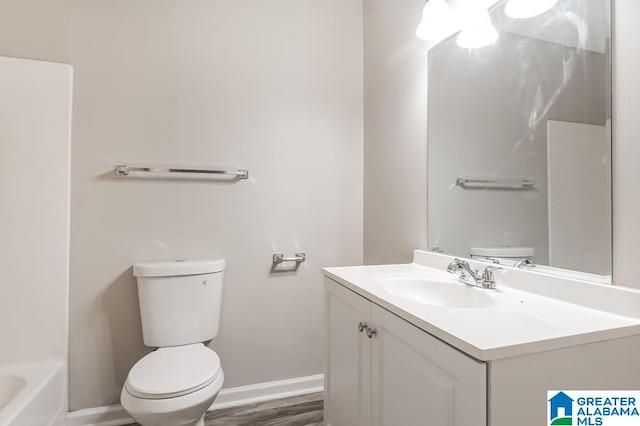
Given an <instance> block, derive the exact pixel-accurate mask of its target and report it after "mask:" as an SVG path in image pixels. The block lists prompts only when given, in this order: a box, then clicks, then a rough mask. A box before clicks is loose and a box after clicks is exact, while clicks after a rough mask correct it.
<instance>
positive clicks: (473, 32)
mask: <svg viewBox="0 0 640 426" xmlns="http://www.w3.org/2000/svg"><path fill="white" fill-rule="evenodd" d="M464 22H465V23H464V26H463V28H462V31H460V34H458V38H457V39H456V42H457V43H458V46H460V47H463V48H465V49H478V48H480V47H485V46H488V45H490V44H492V43H494V42H495V41H496V40H497V39H498V31H497V30H496V29H495V27H494V26H493V23H492V22H491V16H489V12H487V11H486V10H481V9H476V10H470V11H468V13H467V16H466V17H465V19H464Z"/></svg>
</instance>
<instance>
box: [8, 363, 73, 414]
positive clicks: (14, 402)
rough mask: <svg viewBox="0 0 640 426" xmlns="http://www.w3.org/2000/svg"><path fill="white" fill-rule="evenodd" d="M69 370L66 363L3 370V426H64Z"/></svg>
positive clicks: (9, 367)
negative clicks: (67, 374)
mask: <svg viewBox="0 0 640 426" xmlns="http://www.w3.org/2000/svg"><path fill="white" fill-rule="evenodd" d="M65 370H66V369H65V364H64V362H62V361H59V362H39V363H30V364H13V365H8V366H0V426H63V425H64V424H65V414H66V411H67V410H66V393H67V386H66V371H65Z"/></svg>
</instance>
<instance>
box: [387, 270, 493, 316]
mask: <svg viewBox="0 0 640 426" xmlns="http://www.w3.org/2000/svg"><path fill="white" fill-rule="evenodd" d="M379 284H380V288H381V289H382V290H384V291H385V292H387V293H389V294H391V295H393V296H396V297H400V298H402V299H406V300H410V301H412V302H419V303H424V304H426V305H434V306H443V307H448V308H467V309H470V308H486V307H489V306H491V305H493V304H494V300H493V298H492V297H491V295H489V294H488V293H487V292H489V291H491V290H484V289H481V288H476V287H472V286H468V285H466V284H461V283H459V282H457V280H456V279H455V278H452V279H448V280H446V279H442V280H438V279H426V278H422V277H406V276H400V277H387V278H382V279H380V281H379Z"/></svg>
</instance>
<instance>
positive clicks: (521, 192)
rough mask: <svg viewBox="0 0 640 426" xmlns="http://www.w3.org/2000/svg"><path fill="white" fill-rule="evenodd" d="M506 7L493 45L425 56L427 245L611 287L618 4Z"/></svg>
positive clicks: (496, 12)
mask: <svg viewBox="0 0 640 426" xmlns="http://www.w3.org/2000/svg"><path fill="white" fill-rule="evenodd" d="M430 1H432V0H430ZM450 1H451V0H450ZM536 1H538V2H541V0H536ZM510 2H515V3H518V1H515V0H510V1H507V0H504V1H498V2H497V3H496V2H490V7H489V8H488V12H489V15H490V18H491V22H489V24H492V25H493V27H494V28H495V30H496V32H497V38H495V34H494V37H493V38H494V39H495V41H493V42H492V43H491V44H488V45H486V46H484V47H476V48H469V47H468V46H465V47H461V44H462V45H464V43H461V37H459V34H458V33H454V34H453V35H450V36H449V37H447V38H445V39H444V40H442V41H440V42H439V43H437V44H435V45H434V46H432V47H431V49H430V50H429V76H428V78H429V89H428V179H429V181H428V191H429V193H428V224H429V246H430V247H431V248H432V249H434V250H442V251H443V252H445V253H447V254H453V255H456V256H461V257H467V258H468V257H472V255H474V256H473V257H483V256H486V257H488V258H491V257H496V258H499V257H501V255H503V254H505V253H509V250H506V251H505V250H504V249H502V250H495V249H500V248H504V247H511V248H512V249H511V251H510V253H511V255H510V256H513V257H518V256H521V257H532V259H533V262H535V264H537V265H542V266H540V268H541V269H544V270H549V271H558V272H561V271H562V270H571V271H580V272H583V273H586V274H593V276H594V279H597V278H598V277H601V280H602V281H607V280H609V281H610V279H611V162H610V159H611V55H610V34H611V31H610V1H609V0H559V1H558V2H557V3H555V2H554V1H551V2H550V1H548V0H545V1H544V2H543V3H551V4H553V6H552V7H551V9H549V10H547V11H545V12H544V13H542V14H540V15H537V16H534V17H529V18H522V17H519V18H514V17H512V16H510V15H509V11H508V10H506V11H505V9H508V8H509V7H510V6H511V5H509V3H510ZM492 3H495V4H492ZM520 3H523V1H520ZM487 22H488V21H487ZM462 41H464V40H462ZM467 44H468V43H467ZM507 256H509V255H507ZM556 268H557V269H556Z"/></svg>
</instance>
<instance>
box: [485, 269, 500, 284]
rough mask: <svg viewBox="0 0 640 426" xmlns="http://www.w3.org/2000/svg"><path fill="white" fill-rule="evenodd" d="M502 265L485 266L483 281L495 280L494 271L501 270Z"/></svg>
mask: <svg viewBox="0 0 640 426" xmlns="http://www.w3.org/2000/svg"><path fill="white" fill-rule="evenodd" d="M501 270H502V267H501V266H487V267H486V268H484V272H483V273H482V281H488V282H494V281H495V276H494V274H493V271H501Z"/></svg>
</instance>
